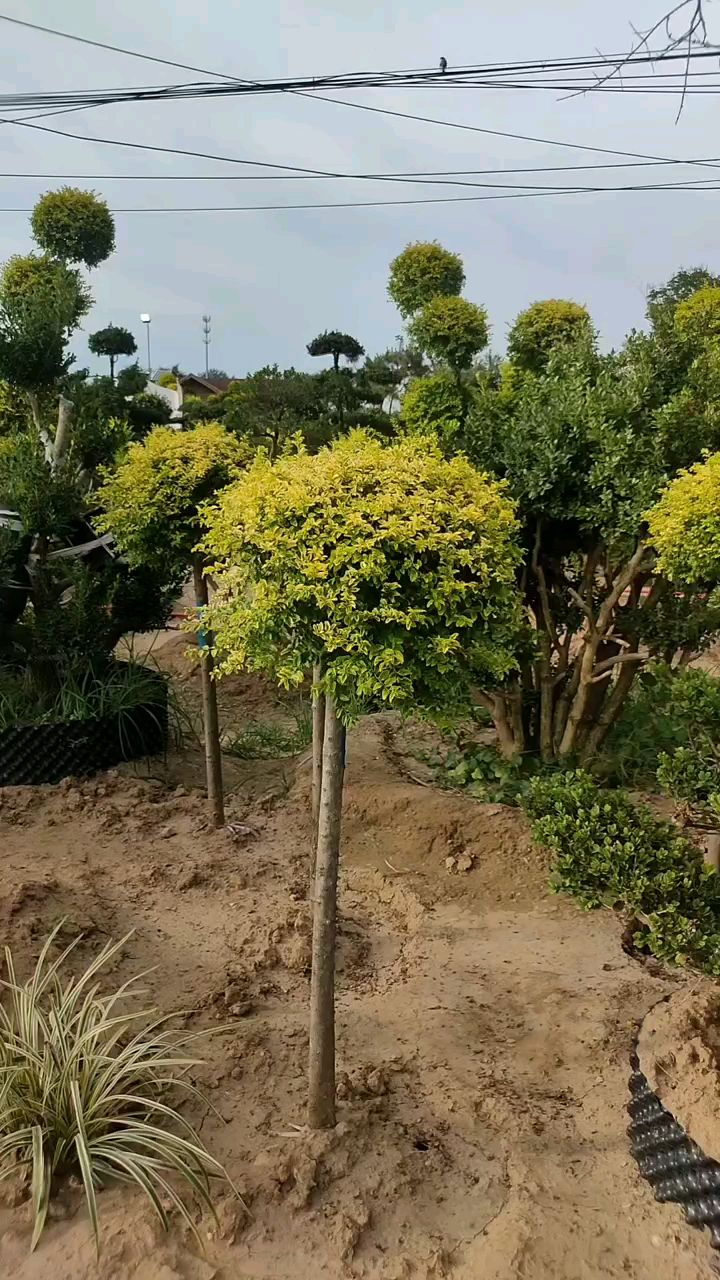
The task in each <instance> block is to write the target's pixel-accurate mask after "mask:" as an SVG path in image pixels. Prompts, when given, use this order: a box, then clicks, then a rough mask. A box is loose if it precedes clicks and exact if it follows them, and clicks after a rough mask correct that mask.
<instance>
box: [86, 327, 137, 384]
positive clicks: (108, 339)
mask: <svg viewBox="0 0 720 1280" xmlns="http://www.w3.org/2000/svg"><path fill="white" fill-rule="evenodd" d="M88 347H89V348H90V350H91V351H92V353H93V355H95V356H107V357H108V359H109V361H110V377H111V378H112V379H113V381H115V361H116V360H117V358H118V356H132V355H134V354H135V352H136V351H137V343H136V341H135V339H134V337H133V335H132V334H131V332H130V330H129V329H123V328H121V327H120V326H119V325H116V324H109V325H108V326H107V328H105V329H98V330H97V332H96V333H91V334H90V337H89V338H88Z"/></svg>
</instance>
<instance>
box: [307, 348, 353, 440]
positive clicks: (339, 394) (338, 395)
mask: <svg viewBox="0 0 720 1280" xmlns="http://www.w3.org/2000/svg"><path fill="white" fill-rule="evenodd" d="M307 349H308V354H309V355H311V356H332V362H333V378H332V381H333V390H334V393H335V397H334V398H335V400H336V402H337V417H338V424H339V426H340V430H341V431H342V430H344V428H345V406H346V403H347V401H348V398H349V397H348V391H349V388H348V381H349V379H348V373H349V371H348V370H347V369H344V370H341V368H340V358H341V357H342V358H343V359H344V360H347V362H348V364H357V361H358V360H359V359H360V357H361V356H363V355H364V354H365V348H364V347H362V346H361V345H360V343H359V342H358V341H357V338H353V337H352V335H351V334H349V333H338V332H337V330H335V329H333V330H331V331H327V330H326V332H325V333H319V334H318V336H317V338H313V340H312V342H308V344H307Z"/></svg>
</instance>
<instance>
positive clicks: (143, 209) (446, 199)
mask: <svg viewBox="0 0 720 1280" xmlns="http://www.w3.org/2000/svg"><path fill="white" fill-rule="evenodd" d="M712 181H713V179H706V180H705V183H710V182H712ZM641 191H690V192H700V193H704V192H708V191H720V182H719V181H717V180H715V185H713V186H709V185H701V184H700V183H699V182H698V183H694V184H692V183H682V182H678V183H657V184H654V183H653V184H651V183H647V184H639V185H627V186H622V187H547V188H543V187H540V188H537V189H535V190H531V191H526V190H517V191H515V190H513V191H502V192H500V193H497V194H494V195H482V196H431V197H419V198H413V199H409V200H341V201H328V202H325V201H323V202H313V203H306V204H249V205H182V206H173V205H154V206H132V207H127V208H122V207H119V208H113V209H112V210H111V212H112V213H113V214H126V213H165V214H167V213H253V212H255V213H266V212H281V211H283V210H286V211H293V210H298V209H381V208H390V207H394V206H397V205H425V204H467V203H477V202H478V201H483V200H530V199H540V198H543V197H547V196H551V195H554V196H558V195H563V196H565V195H570V196H575V195H603V194H604V195H610V194H618V193H628V192H633V193H634V192H641ZM0 213H22V214H27V213H32V208H30V207H28V208H17V207H13V206H10V207H6V208H0Z"/></svg>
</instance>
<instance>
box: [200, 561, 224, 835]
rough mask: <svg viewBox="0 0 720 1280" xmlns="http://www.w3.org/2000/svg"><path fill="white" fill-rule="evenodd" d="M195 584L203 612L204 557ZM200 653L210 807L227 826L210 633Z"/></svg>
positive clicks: (205, 598) (204, 635)
mask: <svg viewBox="0 0 720 1280" xmlns="http://www.w3.org/2000/svg"><path fill="white" fill-rule="evenodd" d="M193 581H194V583H195V603H196V605H197V607H198V610H202V609H203V608H205V607H206V605H207V603H208V589H207V581H206V579H205V575H204V573H203V562H202V557H201V556H195V559H194V560H193ZM197 643H198V650H199V653H200V679H201V684H202V713H203V737H204V739H205V777H206V781H207V793H208V808H209V810H210V817H211V819H212V823H213V826H214V827H217V828H220V827H222V826H224V825H225V807H224V804H223V781H222V753H221V751H220V726H219V723H218V707H217V689H216V687H215V681H214V680H213V678H212V673H213V668H214V662H213V656H212V650H211V648H210V647H209V646H210V645H211V644H212V635H211V634H209V633H208V632H206V631H202V630H200V631H198V640H197Z"/></svg>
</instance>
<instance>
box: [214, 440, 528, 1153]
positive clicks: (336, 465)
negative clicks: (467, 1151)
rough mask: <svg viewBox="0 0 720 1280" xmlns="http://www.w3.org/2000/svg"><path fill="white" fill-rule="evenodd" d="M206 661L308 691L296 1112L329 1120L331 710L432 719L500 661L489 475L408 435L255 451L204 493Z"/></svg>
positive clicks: (511, 641)
mask: <svg viewBox="0 0 720 1280" xmlns="http://www.w3.org/2000/svg"><path fill="white" fill-rule="evenodd" d="M205 519H206V521H207V533H206V536H205V539H204V543H203V545H204V551H205V554H206V555H207V557H208V559H209V561H210V562H211V572H212V574H213V577H214V580H215V582H216V584H217V592H216V595H215V597H214V600H213V603H212V606H211V609H210V618H211V622H212V627H213V630H214V632H215V635H216V651H217V654H218V661H219V669H220V671H221V672H233V671H238V670H241V669H243V668H249V669H251V670H256V671H264V672H267V673H269V674H271V675H273V676H274V677H275V678H276V679H277V680H278V681H279V682H280V683H281V684H283V685H285V686H290V685H299V684H300V683H301V682H302V681H303V680H304V679H305V677H306V676H307V673H308V672H309V671H310V670H311V669H312V668H313V667H314V666H319V667H320V673H321V690H322V692H323V693H324V695H325V698H326V709H325V723H324V731H323V750H322V789H321V802H320V813H319V823H318V833H317V849H316V878H315V903H314V926H313V966H312V990H311V1008H310V1086H309V1101H308V1122H309V1124H310V1125H311V1127H315V1128H317V1127H323V1126H329V1125H332V1124H334V1123H335V1075H334V1061H335V1060H334V949H335V919H336V891H337V873H338V854H339V841H340V819H341V807H342V787H343V770H344V737H345V726H346V725H349V724H352V723H353V721H354V720H355V719H356V718H357V717H358V716H359V715H360V714H361V713H362V712H363V711H364V710H366V709H368V708H369V707H371V706H377V705H380V706H385V707H388V708H392V707H394V708H397V709H398V710H401V711H405V712H413V713H419V714H423V715H426V716H430V717H441V718H446V717H449V716H452V715H453V714H461V713H463V712H466V711H467V709H468V707H469V705H470V702H471V698H472V689H473V686H474V685H475V684H476V683H481V684H482V683H487V682H490V683H492V682H497V681H501V680H502V679H503V677H504V676H505V675H506V674H507V673H508V671H510V670H511V669H512V666H513V663H514V648H515V641H516V635H517V626H518V611H517V595H516V589H515V573H516V567H517V562H518V558H519V551H518V547H517V545H516V541H515V535H516V524H515V518H514V514H513V509H512V506H511V504H510V503H509V502H508V500H507V498H506V497H505V495H504V493H503V491H502V487H501V486H499V485H498V484H496V483H494V482H493V481H490V480H488V479H487V478H486V477H484V476H482V475H479V474H478V473H477V472H476V471H475V470H474V469H473V467H472V466H471V465H470V464H469V463H468V462H467V461H466V460H464V459H461V458H457V459H454V460H453V461H451V462H447V461H445V460H444V459H443V457H442V456H441V454H440V452H439V450H437V449H436V448H434V447H432V446H428V444H427V442H426V441H424V440H418V439H410V438H407V439H404V440H401V441H399V442H398V443H395V444H393V445H390V446H388V447H385V446H383V445H382V444H381V443H379V442H378V441H376V440H373V439H371V438H369V437H368V436H366V435H365V434H363V433H362V432H353V433H351V434H350V435H349V436H348V437H346V438H343V439H340V440H338V441H337V442H336V443H335V444H334V445H333V447H332V448H326V449H323V450H321V452H320V453H318V454H316V455H315V456H314V457H310V456H308V455H306V454H302V453H301V454H298V455H295V456H289V455H285V456H283V457H281V458H280V459H278V461H277V462H276V463H275V464H274V465H273V464H271V463H270V461H269V460H268V459H267V457H264V456H262V455H261V456H259V457H258V458H257V459H256V461H255V462H254V464H253V465H252V466H251V467H250V469H249V470H248V471H247V473H246V474H245V475H244V476H243V477H242V478H241V479H240V480H239V481H237V482H236V483H235V484H234V485H232V486H231V487H230V488H229V489H226V490H225V491H224V493H223V494H222V495H221V497H220V501H219V503H218V504H216V505H214V506H211V507H208V508H206V511H205Z"/></svg>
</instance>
